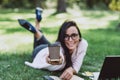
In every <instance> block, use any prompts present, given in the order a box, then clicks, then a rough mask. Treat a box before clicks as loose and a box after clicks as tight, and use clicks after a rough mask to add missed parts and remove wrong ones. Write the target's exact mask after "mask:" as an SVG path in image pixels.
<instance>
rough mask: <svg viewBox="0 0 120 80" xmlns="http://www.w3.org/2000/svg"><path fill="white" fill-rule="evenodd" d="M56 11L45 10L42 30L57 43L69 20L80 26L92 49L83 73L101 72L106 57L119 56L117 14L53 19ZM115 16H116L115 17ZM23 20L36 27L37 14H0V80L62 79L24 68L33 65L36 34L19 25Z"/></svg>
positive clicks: (91, 13)
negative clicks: (61, 29) (28, 63)
mask: <svg viewBox="0 0 120 80" xmlns="http://www.w3.org/2000/svg"><path fill="white" fill-rule="evenodd" d="M54 12H55V11H54V10H44V12H43V20H42V22H41V29H42V30H43V33H44V35H45V36H46V37H47V38H48V39H49V40H50V42H54V41H55V40H56V38H57V34H58V30H59V26H60V25H61V24H62V23H63V22H64V20H66V19H73V20H75V21H76V22H77V24H78V25H79V28H80V29H81V33H82V36H83V38H85V39H86V40H87V41H88V43H89V47H88V50H87V54H86V56H85V59H84V62H83V65H82V67H81V70H80V72H79V74H78V75H81V72H84V71H91V72H94V71H95V72H96V71H100V68H101V66H102V63H103V60H104V58H105V56H107V55H119V52H120V49H119V48H120V42H119V41H120V37H119V36H120V33H119V31H116V30H115V27H116V25H117V24H118V14H117V13H113V12H111V11H97V10H96V11H92V10H90V11H85V10H82V11H79V10H77V12H76V10H70V9H68V13H62V14H57V15H52V14H53V13H54ZM113 14H114V15H113ZM18 18H24V19H26V20H28V21H30V22H31V23H32V24H33V25H34V20H35V19H34V18H35V14H34V10H10V9H9V10H1V13H0V80H42V76H44V75H60V73H59V74H58V73H56V72H50V71H46V70H36V69H33V68H30V67H28V66H25V65H24V61H26V60H28V61H32V60H31V54H32V50H33V34H31V33H30V32H28V31H26V30H25V29H23V28H22V27H21V26H20V25H19V24H18V22H17V19H18Z"/></svg>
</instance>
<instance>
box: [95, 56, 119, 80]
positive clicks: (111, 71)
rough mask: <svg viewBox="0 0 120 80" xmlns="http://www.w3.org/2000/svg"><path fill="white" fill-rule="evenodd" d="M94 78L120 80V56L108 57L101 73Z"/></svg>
mask: <svg viewBox="0 0 120 80" xmlns="http://www.w3.org/2000/svg"><path fill="white" fill-rule="evenodd" d="M97 74H98V73H97ZM94 77H95V79H94V80H120V55H115V56H106V57H105V60H104V62H103V66H102V68H101V71H100V73H99V74H98V75H97V76H95V74H94Z"/></svg>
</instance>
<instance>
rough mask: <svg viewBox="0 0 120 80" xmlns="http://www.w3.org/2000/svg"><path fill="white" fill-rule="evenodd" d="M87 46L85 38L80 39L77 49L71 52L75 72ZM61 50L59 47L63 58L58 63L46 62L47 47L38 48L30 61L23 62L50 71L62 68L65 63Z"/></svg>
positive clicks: (80, 63)
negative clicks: (60, 62)
mask: <svg viewBox="0 0 120 80" xmlns="http://www.w3.org/2000/svg"><path fill="white" fill-rule="evenodd" d="M87 46H88V43H87V41H86V40H85V39H82V40H81V41H80V43H79V45H78V47H77V49H76V50H75V51H74V52H73V54H72V58H71V59H72V63H73V68H74V69H75V71H76V72H77V73H78V71H79V70H80V67H81V65H82V62H83V58H84V56H85V54H86V50H87ZM63 52H64V51H63V49H62V48H60V55H61V57H62V59H63V62H62V64H60V65H51V64H49V63H47V61H46V57H47V56H48V54H49V51H48V47H47V48H44V49H42V50H40V51H39V52H38V54H37V55H36V57H35V58H34V60H33V62H32V63H31V62H28V61H25V64H26V65H27V66H30V67H32V68H37V69H47V70H50V71H55V70H62V69H63V68H64V67H65V64H66V62H65V58H64V54H63Z"/></svg>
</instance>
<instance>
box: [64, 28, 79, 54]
mask: <svg viewBox="0 0 120 80" xmlns="http://www.w3.org/2000/svg"><path fill="white" fill-rule="evenodd" d="M79 39H80V38H79V34H78V31H77V29H76V27H74V26H71V27H70V28H68V29H67V30H66V34H65V38H64V41H65V45H66V47H67V48H68V49H69V50H70V52H73V51H74V50H75V49H76V47H77V46H78V43H79Z"/></svg>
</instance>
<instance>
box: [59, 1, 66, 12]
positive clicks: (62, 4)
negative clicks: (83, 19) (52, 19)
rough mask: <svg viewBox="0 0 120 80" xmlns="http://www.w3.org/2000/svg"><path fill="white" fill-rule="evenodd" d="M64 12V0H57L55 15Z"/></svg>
mask: <svg viewBox="0 0 120 80" xmlns="http://www.w3.org/2000/svg"><path fill="white" fill-rule="evenodd" d="M63 12H66V2H65V0H58V1H57V13H63Z"/></svg>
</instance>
